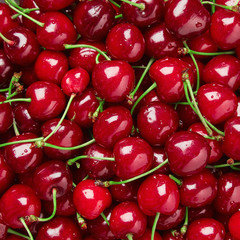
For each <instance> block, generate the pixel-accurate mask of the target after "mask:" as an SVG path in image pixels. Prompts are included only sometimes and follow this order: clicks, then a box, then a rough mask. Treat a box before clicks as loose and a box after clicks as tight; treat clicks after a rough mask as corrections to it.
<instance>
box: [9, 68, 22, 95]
mask: <svg viewBox="0 0 240 240" xmlns="http://www.w3.org/2000/svg"><path fill="white" fill-rule="evenodd" d="M21 76H22V72H20V73H14V74H13V76H12V78H11V81H10V83H9V88H8V98H11V94H12V89H13V86H14V83H17V82H18V81H19V79H20V78H21Z"/></svg>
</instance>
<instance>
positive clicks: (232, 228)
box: [228, 211, 240, 240]
mask: <svg viewBox="0 0 240 240" xmlns="http://www.w3.org/2000/svg"><path fill="white" fill-rule="evenodd" d="M239 223H240V212H239V211H238V212H236V213H234V214H233V215H232V216H231V218H230V220H229V222H228V228H229V232H230V234H231V236H232V237H234V239H236V240H238V239H240V238H239V229H240V225H239Z"/></svg>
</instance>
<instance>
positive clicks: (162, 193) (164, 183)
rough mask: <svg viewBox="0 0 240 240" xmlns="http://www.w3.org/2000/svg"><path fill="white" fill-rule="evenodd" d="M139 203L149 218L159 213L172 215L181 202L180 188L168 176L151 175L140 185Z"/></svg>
mask: <svg viewBox="0 0 240 240" xmlns="http://www.w3.org/2000/svg"><path fill="white" fill-rule="evenodd" d="M137 201H138V205H139V207H140V209H141V210H142V211H143V213H144V214H146V215H148V216H155V215H156V213H157V212H159V213H160V214H164V215H172V214H173V213H175V212H176V211H177V209H178V206H179V202H180V196H179V191H178V187H177V185H176V183H175V182H174V181H173V180H172V179H170V178H169V177H168V176H167V175H164V174H154V175H151V176H149V177H147V178H146V179H145V180H144V181H143V182H142V184H141V185H140V187H139V189H138V200H137Z"/></svg>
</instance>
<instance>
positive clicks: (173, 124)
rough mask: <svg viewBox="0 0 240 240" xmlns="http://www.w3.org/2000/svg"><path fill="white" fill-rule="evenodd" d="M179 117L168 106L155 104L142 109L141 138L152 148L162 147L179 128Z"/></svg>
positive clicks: (138, 122)
mask: <svg viewBox="0 0 240 240" xmlns="http://www.w3.org/2000/svg"><path fill="white" fill-rule="evenodd" d="M178 121H179V119H178V115H177V113H176V111H175V110H174V109H173V108H172V107H170V106H169V105H167V104H164V103H160V102H153V103H151V104H149V105H147V106H145V107H143V108H141V109H140V111H139V113H138V115H137V127H138V129H139V132H140V134H141V136H142V137H143V138H144V139H145V140H147V141H148V142H149V143H150V144H151V145H152V146H162V145H164V144H165V142H166V140H167V138H168V137H169V136H171V135H172V134H173V133H174V132H175V131H176V130H177V128H178Z"/></svg>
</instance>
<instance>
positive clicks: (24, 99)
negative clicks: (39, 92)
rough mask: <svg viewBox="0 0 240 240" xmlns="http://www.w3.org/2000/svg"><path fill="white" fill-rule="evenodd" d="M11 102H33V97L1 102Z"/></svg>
mask: <svg viewBox="0 0 240 240" xmlns="http://www.w3.org/2000/svg"><path fill="white" fill-rule="evenodd" d="M11 102H31V98H14V99H8V100H5V101H3V102H0V104H4V103H11Z"/></svg>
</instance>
